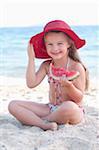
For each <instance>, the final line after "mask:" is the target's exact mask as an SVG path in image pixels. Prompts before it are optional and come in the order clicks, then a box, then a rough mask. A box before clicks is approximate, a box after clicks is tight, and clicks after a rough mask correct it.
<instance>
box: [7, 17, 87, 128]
mask: <svg viewBox="0 0 99 150" xmlns="http://www.w3.org/2000/svg"><path fill="white" fill-rule="evenodd" d="M84 44H85V40H82V39H80V38H79V37H78V36H77V34H76V33H75V32H74V31H73V30H72V29H71V28H70V27H69V25H68V24H66V23H65V22H64V21H61V20H54V21H51V22H49V23H48V24H46V26H45V27H44V30H43V32H41V33H39V34H37V35H35V36H33V37H32V38H31V39H30V42H29V46H28V66H27V72H26V82H27V86H28V87H29V88H34V87H36V86H37V85H39V84H40V83H41V82H42V80H43V79H44V77H45V76H46V75H47V76H48V82H49V103H48V104H40V103H35V102H27V101H18V100H14V101H12V102H10V104H9V107H8V109H9V112H10V113H11V114H12V115H13V116H15V117H16V118H17V119H18V120H19V121H21V122H22V123H23V124H26V125H31V126H32V125H34V126H37V127H40V128H42V129H44V130H48V129H49V130H56V129H57V128H58V124H66V123H69V124H77V123H79V122H81V121H82V120H83V118H84V112H83V106H82V101H83V96H84V91H85V89H86V88H87V85H88V83H87V74H86V68H85V67H84V65H83V64H82V62H81V60H80V58H79V56H78V53H77V49H79V48H81V47H82V46H83V45H84ZM35 57H36V58H45V59H46V58H48V59H47V60H46V61H44V62H43V63H42V64H41V66H40V68H39V70H38V71H37V72H35V63H34V59H35ZM52 65H53V66H54V68H56V70H57V69H59V68H63V69H64V70H68V71H72V70H75V71H78V72H79V74H80V75H79V77H78V78H76V79H74V80H73V81H69V80H67V78H66V77H64V76H63V77H60V78H59V80H57V79H55V78H53V75H52V72H51V71H52V67H51V66H52Z"/></svg>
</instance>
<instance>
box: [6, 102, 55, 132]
mask: <svg viewBox="0 0 99 150" xmlns="http://www.w3.org/2000/svg"><path fill="white" fill-rule="evenodd" d="M8 109H9V112H10V113H11V114H12V115H13V116H15V117H16V118H17V119H18V120H19V121H21V122H22V123H23V124H26V125H35V126H38V127H40V128H42V129H44V130H47V129H50V130H55V129H57V124H56V123H55V122H51V123H45V122H44V120H42V119H41V117H44V116H46V115H48V114H49V113H50V110H49V107H48V106H47V105H46V104H37V103H34V102H26V101H12V102H10V104H9V106H8Z"/></svg>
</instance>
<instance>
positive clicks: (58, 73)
mask: <svg viewBox="0 0 99 150" xmlns="http://www.w3.org/2000/svg"><path fill="white" fill-rule="evenodd" d="M50 74H51V76H52V77H53V79H55V80H59V79H60V77H62V76H63V77H66V79H67V80H69V81H72V80H74V79H76V78H77V77H78V76H79V72H78V71H74V70H73V71H66V70H65V69H64V68H55V67H54V65H53V64H52V63H51V64H50Z"/></svg>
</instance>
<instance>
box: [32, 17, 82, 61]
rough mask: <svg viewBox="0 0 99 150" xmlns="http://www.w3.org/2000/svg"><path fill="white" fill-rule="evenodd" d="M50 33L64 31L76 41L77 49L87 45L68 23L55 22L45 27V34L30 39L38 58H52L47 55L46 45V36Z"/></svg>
mask: <svg viewBox="0 0 99 150" xmlns="http://www.w3.org/2000/svg"><path fill="white" fill-rule="evenodd" d="M50 31H62V32H64V33H66V34H67V35H69V37H70V38H71V39H72V40H73V41H74V44H75V46H76V48H77V49H79V48H81V47H82V46H84V45H85V40H83V39H80V38H79V37H78V35H77V34H76V33H75V32H74V31H73V30H72V29H71V28H70V26H69V25H68V24H67V23H65V22H64V21H62V20H54V21H51V22H49V23H47V24H46V25H45V27H44V30H43V32H41V33H39V34H36V35H35V36H33V37H31V39H30V44H32V45H33V47H34V52H35V57H36V58H41V59H46V58H50V56H49V55H48V54H47V50H46V47H45V44H44V35H45V33H47V32H50Z"/></svg>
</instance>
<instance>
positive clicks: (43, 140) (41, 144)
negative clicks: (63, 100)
mask: <svg viewBox="0 0 99 150" xmlns="http://www.w3.org/2000/svg"><path fill="white" fill-rule="evenodd" d="M97 85H98V86H96V82H95V81H94V84H93V85H91V86H90V89H89V91H88V92H86V93H85V97H84V108H85V122H83V123H80V124H78V125H69V124H66V125H61V126H59V130H57V131H50V130H48V131H43V130H42V129H40V128H38V127H35V126H32V127H30V126H24V125H22V124H21V123H20V122H19V121H17V120H16V119H15V118H14V117H13V116H12V115H11V114H9V112H8V104H9V102H10V101H11V100H27V101H35V102H40V103H47V102H48V83H47V82H46V81H44V82H43V83H41V85H40V86H38V87H36V88H34V89H29V88H28V87H27V86H26V81H25V78H23V79H22V78H13V77H3V76H0V150H4V149H7V150H56V149H57V150H79V149H80V150H98V149H99V101H98V96H99V84H97Z"/></svg>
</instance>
